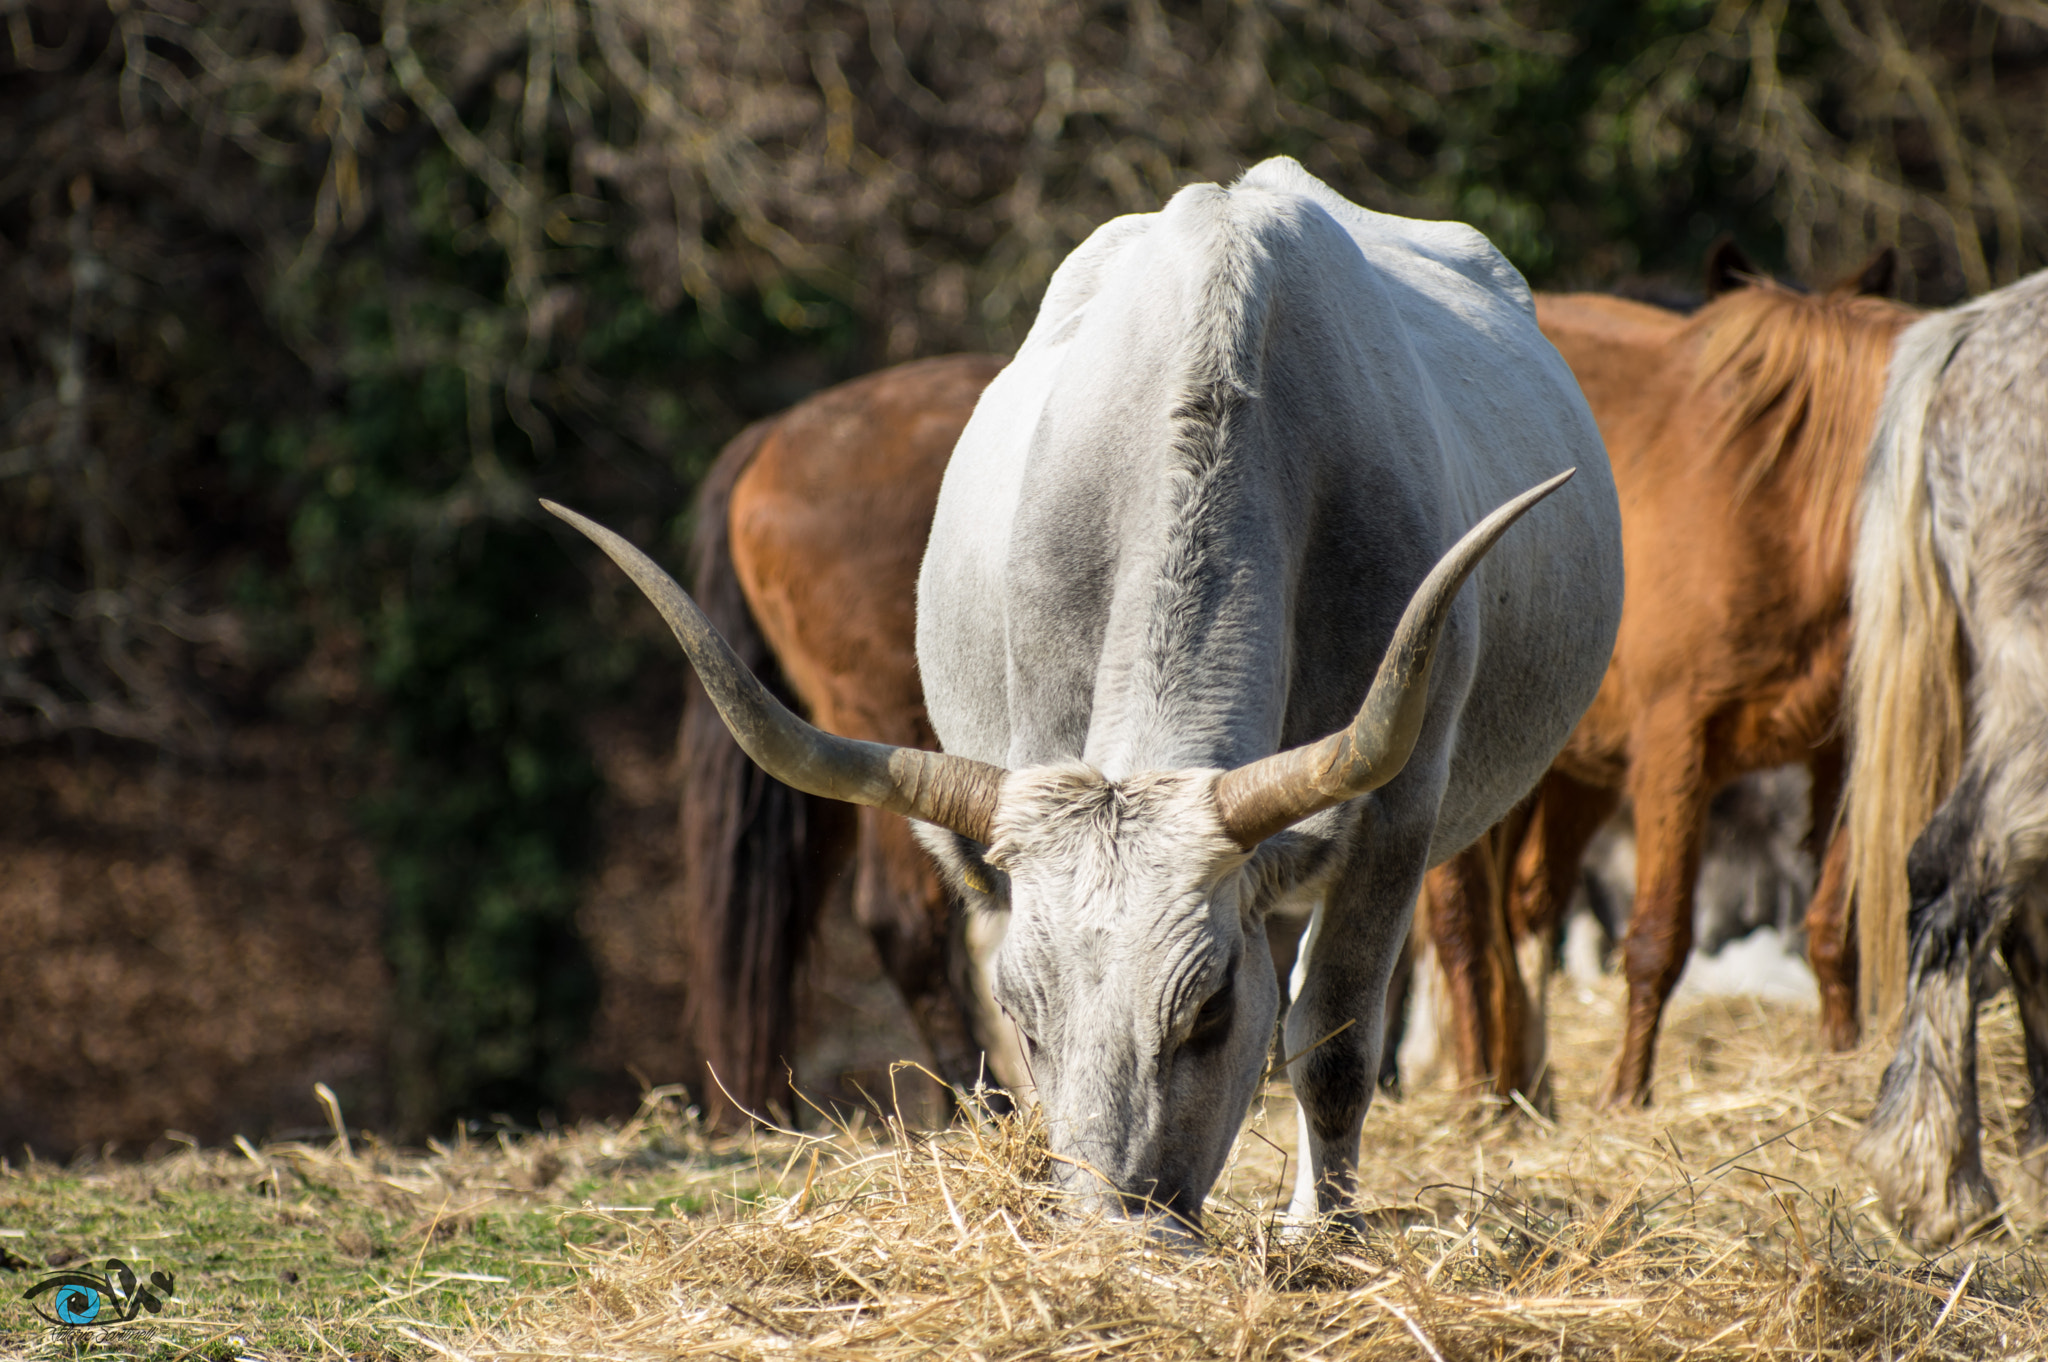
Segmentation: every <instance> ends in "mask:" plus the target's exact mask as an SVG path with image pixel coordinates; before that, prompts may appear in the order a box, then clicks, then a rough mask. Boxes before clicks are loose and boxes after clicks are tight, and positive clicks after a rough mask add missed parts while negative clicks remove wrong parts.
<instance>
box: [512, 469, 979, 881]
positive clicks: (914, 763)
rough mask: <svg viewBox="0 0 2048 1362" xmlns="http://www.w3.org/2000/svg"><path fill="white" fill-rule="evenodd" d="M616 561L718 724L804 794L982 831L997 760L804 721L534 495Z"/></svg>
mask: <svg viewBox="0 0 2048 1362" xmlns="http://www.w3.org/2000/svg"><path fill="white" fill-rule="evenodd" d="M541 505H543V506H545V507H546V508H547V509H548V510H549V511H550V512H551V513H553V514H554V515H557V516H560V517H561V518H562V519H563V520H566V521H568V522H569V523H570V524H571V525H574V526H575V527H576V528H577V529H579V530H581V531H582V532H583V533H584V535H585V536H586V537H587V538H589V540H590V541H591V542H592V543H593V544H596V545H597V546H598V547H599V548H601V549H603V550H604V551H605V552H606V553H607V554H609V555H610V556H611V560H612V561H613V562H614V563H617V564H618V565H619V566H620V567H622V568H624V569H625V570H626V575H627V576H628V577H631V578H632V579H633V582H634V584H635V585H637V586H638V587H639V588H640V589H641V590H642V591H644V592H646V593H647V599H648V600H650V601H653V602H654V608H655V609H657V610H659V611H660V612H661V617H662V618H663V619H665V620H667V621H668V627H669V628H671V629H673V630H675V635H676V641H677V642H678V643H680V644H682V645H683V651H684V652H685V653H687V654H689V657H690V663H691V665H693V666H694V667H696V669H697V676H698V679H699V680H701V681H702V682H703V683H704V692H705V694H707V695H709V696H710V697H711V703H712V704H714V705H716V706H718V713H719V715H720V717H722V718H723V719H724V720H725V726H726V727H727V728H729V729H731V730H732V736H733V738H734V739H735V740H736V741H737V742H738V743H739V745H740V747H741V748H742V749H744V750H745V752H746V754H747V755H748V756H750V757H752V758H753V759H754V761H755V762H756V763H757V764H758V765H759V766H760V767H761V769H762V770H764V771H766V772H767V773H768V774H769V775H771V776H774V777H775V778H776V779H777V780H779V781H781V782H782V783H783V784H785V785H793V786H795V787H796V788H797V789H799V790H802V791H803V792H804V793H805V794H814V795H822V796H824V797H825V798H827V799H843V800H845V801H847V802H848V803H849V804H867V805H871V806H873V807H875V808H878V809H887V810H889V811H890V812H891V813H900V814H902V815H903V816H904V817H906V818H916V819H920V820H922V821H923V822H926V823H936V824H938V825H939V826H940V827H945V828H951V829H952V830H953V831H955V832H957V833H959V834H960V835H961V836H963V837H971V838H973V839H974V840H975V841H977V842H986V841H988V840H989V835H990V825H991V824H992V823H993V822H994V821H995V814H996V798H997V795H998V792H999V791H1000V788H1001V786H1002V781H1003V769H1002V768H1001V767H1000V766H991V765H989V764H988V763H987V762H981V761H974V760H971V759H969V758H967V757H959V756H949V755H947V754H946V753H944V752H926V751H922V750H920V749H918V748H915V747H891V746H889V745H887V744H886V743H876V742H861V741H860V740H858V739H855V738H841V737H836V736H834V735H833V734H830V733H827V732H824V731H823V730H822V729H817V728H813V727H811V725H809V724H807V723H805V722H804V721H803V720H802V719H799V718H797V717H796V715H794V714H791V713H790V712H789V710H788V709H787V708H785V707H784V706H783V704H782V702H781V701H780V700H777V699H776V698H775V697H774V696H773V695H770V694H769V693H768V688H767V687H766V686H763V685H762V684H761V683H760V681H759V680H758V679H756V678H755V676H754V674H753V673H752V672H750V671H748V670H747V668H746V665H745V664H744V663H742V662H741V661H740V660H739V658H737V657H735V656H734V655H733V651H732V648H731V647H730V646H729V645H728V644H727V643H726V641H725V640H724V639H723V638H720V637H719V635H718V631H717V630H716V629H714V628H712V627H711V621H710V620H708V619H706V618H704V612H703V611H702V610H700V609H698V608H697V603H696V602H695V601H693V600H691V599H690V596H689V593H688V592H686V591H684V590H683V589H682V588H681V587H680V586H677V585H676V582H675V579H674V578H673V577H671V576H669V575H668V574H667V573H666V572H663V571H662V570H661V569H660V568H659V567H658V566H656V565H655V562H654V560H653V559H651V558H649V557H648V556H647V555H646V554H644V553H642V552H640V550H638V549H636V548H634V547H633V546H632V545H631V544H629V543H627V542H626V541H625V540H624V539H621V538H620V537H619V536H618V535H616V534H613V533H612V532H611V531H610V530H608V529H606V528H605V527H604V526H602V525H600V524H598V523H597V522H596V521H594V520H590V519H587V518H586V517H584V516H580V515H578V514H576V512H574V511H572V510H570V509H569V508H568V507H566V506H557V505H556V504H555V503H554V502H552V501H543V502H541Z"/></svg>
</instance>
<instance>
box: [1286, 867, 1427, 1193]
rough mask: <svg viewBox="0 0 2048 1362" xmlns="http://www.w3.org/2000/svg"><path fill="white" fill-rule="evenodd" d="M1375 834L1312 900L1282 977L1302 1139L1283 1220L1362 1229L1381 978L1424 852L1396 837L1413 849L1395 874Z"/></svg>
mask: <svg viewBox="0 0 2048 1362" xmlns="http://www.w3.org/2000/svg"><path fill="white" fill-rule="evenodd" d="M1375 840H1376V841H1379V843H1380V844H1379V845H1378V846H1377V847H1375V851H1376V852H1378V853H1379V854H1376V855H1372V856H1369V857H1366V858H1364V859H1366V860H1367V861H1368V862H1369V864H1367V865H1365V866H1359V865H1357V864H1355V863H1354V865H1353V866H1351V867H1349V868H1347V870H1346V872H1345V873H1344V874H1342V875H1340V876H1339V878H1338V881H1337V883H1336V884H1334V885H1333V886H1332V887H1331V889H1330V891H1329V893H1328V895H1327V896H1325V898H1324V899H1323V901H1322V902H1321V903H1320V904H1318V905H1317V906H1316V910H1315V914H1314V916H1313V917H1312V918H1310V920H1309V927H1308V931H1307V932H1306V933H1304V934H1303V936H1302V943H1301V951H1300V955H1299V956H1298V957H1297V959H1296V962H1295V967H1294V977H1293V980H1292V981H1291V982H1292V992H1293V1001H1292V1002H1291V1003H1290V1005H1289V1006H1288V1009H1287V1028H1286V1045H1287V1054H1288V1055H1289V1056H1291V1057H1292V1060H1293V1062H1292V1063H1291V1064H1289V1065H1288V1070H1287V1074H1288V1078H1289V1079H1290V1080H1291V1081H1292V1082H1293V1085H1294V1100H1295V1107H1296V1111H1297V1113H1298V1120H1299V1124H1300V1136H1301V1138H1300V1143H1299V1146H1298V1149H1297V1154H1296V1158H1297V1159H1298V1164H1297V1171H1296V1177H1295V1184H1294V1200H1293V1203H1292V1205H1291V1206H1290V1207H1289V1217H1290V1219H1292V1220H1293V1221H1294V1222H1295V1223H1296V1224H1308V1223H1311V1222H1313V1221H1315V1220H1317V1219H1321V1218H1325V1217H1329V1218H1334V1219H1335V1220H1337V1221H1338V1223H1340V1224H1343V1225H1347V1226H1349V1227H1350V1228H1351V1229H1353V1230H1362V1229H1363V1228H1364V1220H1363V1218H1362V1217H1361V1216H1360V1214H1359V1211H1358V1204H1357V1194H1358V1143H1359V1137H1360V1134H1361V1132H1362V1131H1363V1129H1364V1124H1365V1113H1366V1109H1367V1108H1368V1107H1370V1106H1371V1105H1372V1095H1373V1087H1374V1081H1375V1079H1376V1078H1377V1076H1378V1073H1379V1063H1380V1046H1381V1043H1382V1041H1383V1040H1384V1025H1385V1020H1386V994H1387V984H1388V980H1389V979H1390V977H1391V976H1392V973H1393V968H1394V964H1395V962H1396V961H1397V960H1398V959H1399V957H1400V954H1401V944H1402V942H1403V941H1404V940H1405V939H1406V938H1407V934H1408V924H1409V920H1410V918H1411V916H1412V915H1413V912H1414V905H1415V895H1416V893H1417V891H1418V890H1419V889H1420V888H1421V881H1422V865H1423V861H1424V859H1425V858H1426V856H1427V854H1428V840H1427V835H1426V834H1425V835H1423V836H1422V837H1421V838H1419V839H1418V838H1415V837H1412V836H1411V837H1407V838H1402V839H1399V840H1400V841H1402V842H1404V843H1407V844H1408V845H1409V847H1410V849H1411V851H1412V854H1411V855H1409V856H1408V857H1406V858H1405V859H1406V861H1407V870H1406V873H1405V874H1404V873H1402V872H1401V871H1400V870H1397V869H1393V868H1392V865H1394V864H1398V862H1393V861H1392V858H1390V857H1389V856H1388V855H1387V854H1386V853H1387V852H1390V851H1392V850H1394V848H1393V847H1390V846H1387V845H1386V841H1387V840H1392V839H1384V838H1380V839H1375Z"/></svg>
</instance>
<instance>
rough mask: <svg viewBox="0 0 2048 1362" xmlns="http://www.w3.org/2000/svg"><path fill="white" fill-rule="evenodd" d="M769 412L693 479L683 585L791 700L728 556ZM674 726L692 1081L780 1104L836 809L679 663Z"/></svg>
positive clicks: (785, 1096) (715, 1110) (723, 1117)
mask: <svg viewBox="0 0 2048 1362" xmlns="http://www.w3.org/2000/svg"><path fill="white" fill-rule="evenodd" d="M771 425H772V422H768V421H762V422H757V423H756V424H754V425H752V426H749V427H748V428H747V429H746V430H744V431H741V432H740V434H738V435H737V436H735V437H734V438H733V440H732V442H731V443H730V444H728V445H726V447H725V449H724V450H723V451H722V452H721V453H720V454H719V456H718V462H717V463H715V464H713V465H712V468H711V471H710V473H709V474H708V475H707V476H706V478H705V480H704V484H703V487H702V488H701V489H700V491H699V492H698V496H697V506H696V535H695V539H694V542H693V544H692V552H691V557H692V562H691V571H692V576H693V581H692V583H691V589H692V591H693V592H694V594H695V596H696V599H697V601H698V603H699V604H700V605H701V606H702V607H703V609H704V613H705V614H706V615H707V616H708V617H709V618H710V620H711V623H712V625H713V627H715V628H716V629H717V630H718V632H719V633H720V634H722V635H724V636H725V639H726V641H727V642H728V643H729V644H731V645H732V649H733V651H734V652H735V653H736V654H738V656H739V660H740V661H741V662H742V663H744V664H745V665H746V666H747V667H748V668H749V669H750V670H752V672H753V673H754V675H755V676H757V677H759V678H760V680H761V683H762V684H763V685H765V686H766V687H768V689H769V690H770V691H772V692H773V693H774V694H775V696H776V698H777V699H779V700H781V701H782V702H783V703H784V704H786V705H788V706H789V707H790V708H791V709H792V710H796V711H797V712H799V713H801V712H802V707H801V705H800V704H799V703H798V701H797V699H796V697H795V696H794V695H793V694H792V693H791V691H790V688H789V683H788V681H787V680H786V679H785V678H784V676H783V674H782V669H781V666H780V665H779V664H778V663H777V661H776V659H775V655H774V653H773V652H771V651H770V650H769V647H768V640H767V639H766V638H764V637H763V636H762V634H761V630H760V626H759V625H758V624H757V623H756V621H755V619H754V615H753V611H752V610H751V609H750V608H749V607H748V605H747V598H746V595H745V593H744V592H743V591H742V590H741V588H740V581H739V576H738V574H737V572H736V571H735V569H734V567H733V560H732V540H731V533H730V530H729V527H728V511H729V509H730V507H731V502H732V492H733V486H734V484H735V483H737V482H738V481H739V477H740V475H741V474H742V473H744V472H745V471H746V470H747V468H748V466H749V465H750V464H752V463H753V460H754V455H755V454H756V453H757V452H758V451H759V450H760V447H761V445H762V443H763V441H764V440H765V439H766V438H767V435H768V431H769V429H770V427H771ZM683 672H684V675H685V677H686V678H687V679H686V681H685V682H684V686H685V690H684V695H683V719H682V725H681V732H680V734H679V735H678V738H677V748H678V753H677V755H678V757H679V760H680V765H681V766H682V772H683V797H682V811H681V833H682V855H683V866H682V905H681V913H680V917H681V924H680V925H681V928H682V932H683V939H684V941H685V942H686V943H687V949H688V955H689V970H688V974H687V980H688V993H687V1002H686V1004H685V1007H686V1010H687V1016H686V1018H685V1022H686V1029H687V1033H688V1035H689V1036H690V1037H691V1038H692V1041H693V1042H694V1044H695V1047H696V1049H697V1051H698V1053H699V1055H700V1056H701V1058H702V1061H703V1063H704V1065H705V1071H704V1072H701V1073H700V1074H699V1075H698V1078H699V1081H698V1082H697V1083H694V1084H692V1087H694V1088H695V1089H696V1093H695V1096H696V1097H697V1099H698V1101H699V1102H700V1104H701V1105H702V1106H703V1108H704V1110H705V1113H706V1114H707V1116H709V1117H710V1118H711V1119H712V1120H713V1121H714V1122H715V1123H717V1124H720V1125H725V1126H731V1125H733V1124H736V1123H738V1122H743V1121H745V1120H746V1119H747V1116H748V1115H749V1114H752V1115H765V1114H767V1113H768V1112H769V1111H771V1110H780V1109H786V1108H787V1107H788V1105H789V1098H790V1092H789V1087H788V1080H787V1074H788V1069H787V1062H786V1061H787V1057H788V1056H789V1053H790V1042H791V1033H792V1027H791V1020H792V1017H791V1012H792V1008H791V991H792V984H793V981H794V978H795V974H796V969H797V966H798V964H799V963H801V961H802V958H803V954H804V949H805V947H806V945H807V944H808V942H809V940H810V935H811V930H812V927H813V925H814V923H815V921H816V918H817V908H818V903H819V900H820V898H821V897H822V895H823V893H824V889H825V885H826V883H827V882H828V881H829V876H830V867H829V865H828V864H827V862H828V861H829V859H830V856H829V852H830V851H831V850H832V849H833V847H834V846H835V844H841V843H843V842H844V841H845V831H846V829H845V826H844V825H845V824H846V823H847V814H846V813H845V812H844V811H843V810H841V809H839V808H835V807H833V806H832V801H830V800H825V799H819V798H817V797H815V796H812V795H806V794H801V793H799V792H798V791H796V790H793V789H791V788H790V787H789V786H787V785H784V784H783V783H782V782H781V781H778V780H776V779H774V778H773V777H772V776H769V775H767V774H766V773H765V772H763V771H762V770H761V768H760V767H759V766H757V765H755V764H754V763H753V762H752V761H751V760H749V759H748V757H747V755H746V753H744V752H742V751H741V750H740V747H739V744H737V743H735V742H734V741H733V739H732V734H731V733H730V732H728V731H727V729H726V726H725V722H724V720H722V719H720V718H719V716H718V710H717V709H716V708H715V707H714V706H713V705H712V703H711V700H710V697H709V696H707V695H706V694H705V693H704V688H703V686H702V685H700V684H699V683H698V680H697V674H696V671H695V670H694V669H693V668H688V667H685V668H684V669H683Z"/></svg>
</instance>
